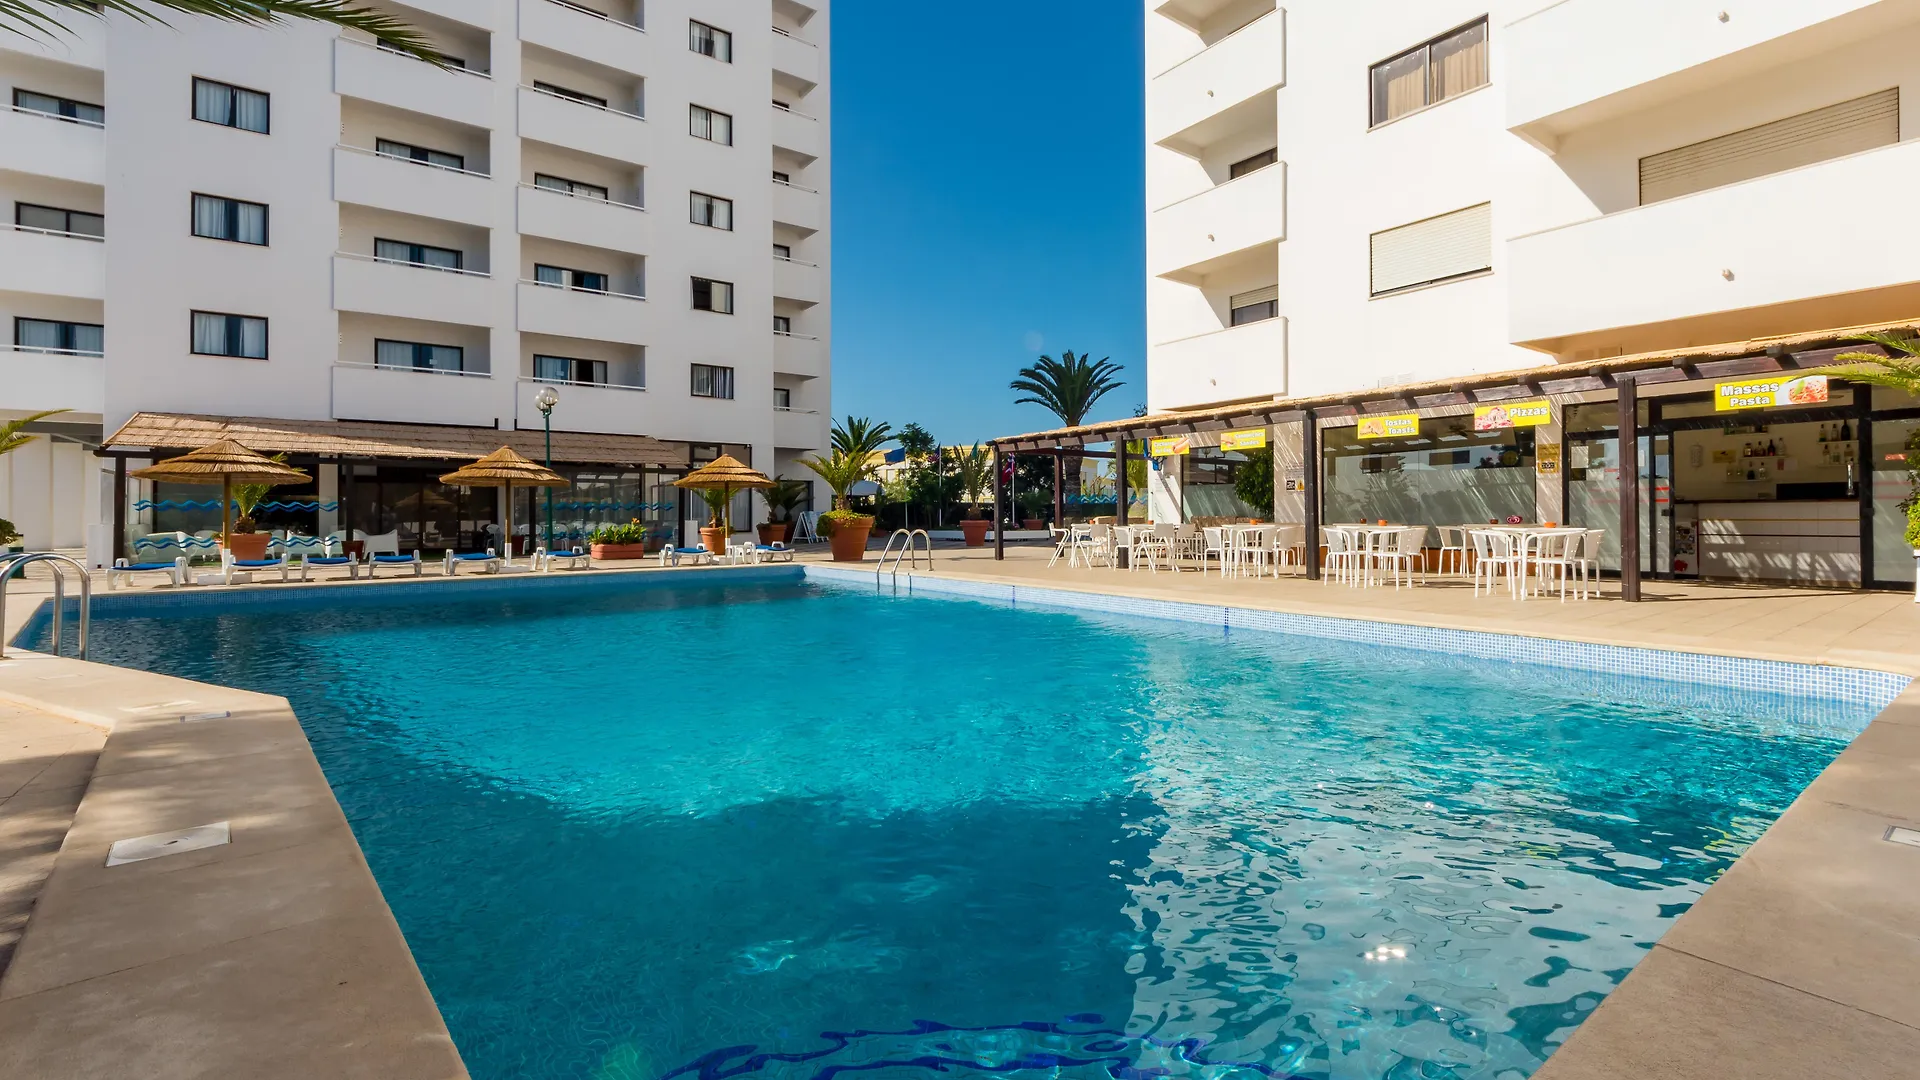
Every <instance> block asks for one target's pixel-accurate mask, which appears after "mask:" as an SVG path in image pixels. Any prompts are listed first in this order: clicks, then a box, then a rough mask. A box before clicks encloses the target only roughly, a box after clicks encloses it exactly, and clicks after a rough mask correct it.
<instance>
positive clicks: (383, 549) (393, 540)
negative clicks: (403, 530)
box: [353, 529, 400, 555]
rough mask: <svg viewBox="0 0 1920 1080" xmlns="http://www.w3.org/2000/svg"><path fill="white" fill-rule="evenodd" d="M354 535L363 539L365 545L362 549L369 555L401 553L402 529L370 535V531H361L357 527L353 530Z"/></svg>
mask: <svg viewBox="0 0 1920 1080" xmlns="http://www.w3.org/2000/svg"><path fill="white" fill-rule="evenodd" d="M353 536H354V539H356V540H359V541H361V542H362V543H363V544H364V545H365V546H364V547H362V548H361V550H362V551H364V552H365V553H366V554H368V555H398V554H400V530H399V529H395V530H393V531H392V532H383V533H379V534H377V535H370V534H368V533H363V532H361V531H360V530H359V529H355V530H353Z"/></svg>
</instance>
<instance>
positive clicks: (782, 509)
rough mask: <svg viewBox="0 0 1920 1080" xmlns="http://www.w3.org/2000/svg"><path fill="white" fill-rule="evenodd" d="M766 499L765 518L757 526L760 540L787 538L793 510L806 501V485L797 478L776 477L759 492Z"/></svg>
mask: <svg viewBox="0 0 1920 1080" xmlns="http://www.w3.org/2000/svg"><path fill="white" fill-rule="evenodd" d="M761 497H762V498H764V499H765V500H766V501H767V520H766V521H764V522H762V523H761V525H760V526H759V529H758V531H759V533H760V542H761V543H763V544H777V543H781V542H784V541H785V540H786V538H787V530H788V529H790V528H791V527H792V525H791V524H790V523H791V522H792V520H793V515H794V511H796V510H798V509H800V504H801V503H803V502H806V501H807V485H805V484H803V483H801V482H800V481H798V480H789V479H787V478H786V477H784V476H782V477H776V478H775V479H774V481H773V486H772V487H770V488H768V489H766V491H764V492H762V493H761Z"/></svg>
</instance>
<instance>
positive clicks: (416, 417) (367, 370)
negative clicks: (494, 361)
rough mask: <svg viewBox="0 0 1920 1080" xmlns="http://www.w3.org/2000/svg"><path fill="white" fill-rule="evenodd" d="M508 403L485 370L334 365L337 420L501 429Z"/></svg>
mask: <svg viewBox="0 0 1920 1080" xmlns="http://www.w3.org/2000/svg"><path fill="white" fill-rule="evenodd" d="M507 405H508V403H507V402H506V401H504V400H502V399H501V397H500V392H499V388H498V386H497V384H495V382H494V381H493V377H492V376H490V375H488V374H486V373H485V372H458V371H428V370H423V369H420V368H403V367H377V366H375V365H373V364H346V363H336V364H334V365H333V418H334V419H335V420H385V421H388V422H391V423H400V424H456V425H459V426H461V427H489V428H490V427H498V426H499V420H500V418H501V416H502V414H503V413H504V412H505V409H506V407H507Z"/></svg>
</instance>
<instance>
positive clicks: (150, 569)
mask: <svg viewBox="0 0 1920 1080" xmlns="http://www.w3.org/2000/svg"><path fill="white" fill-rule="evenodd" d="M135 574H166V575H167V576H168V577H170V578H172V579H173V585H174V587H176V588H178V587H179V586H181V585H184V584H186V583H187V557H186V556H185V555H180V556H177V557H175V558H174V560H173V561H172V562H141V563H130V562H128V561H127V560H125V559H115V560H114V561H113V566H112V568H110V569H109V570H108V571H107V591H108V592H112V591H113V590H114V588H115V585H114V581H115V579H117V578H119V577H121V576H123V575H124V576H125V577H126V579H127V584H128V585H132V584H133V575H135Z"/></svg>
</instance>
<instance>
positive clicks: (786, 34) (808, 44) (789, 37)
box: [773, 26, 820, 49]
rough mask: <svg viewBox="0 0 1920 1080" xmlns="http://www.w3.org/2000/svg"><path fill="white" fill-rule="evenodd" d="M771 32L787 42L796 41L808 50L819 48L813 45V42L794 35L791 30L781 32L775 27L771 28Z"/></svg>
mask: <svg viewBox="0 0 1920 1080" xmlns="http://www.w3.org/2000/svg"><path fill="white" fill-rule="evenodd" d="M773 32H774V33H776V34H779V35H780V36H781V37H783V38H786V39H787V40H788V41H797V42H799V43H800V44H802V45H805V46H806V47H807V48H809V49H817V48H819V47H820V46H818V45H815V44H814V43H813V42H811V41H808V40H807V39H806V38H803V37H800V36H799V35H797V34H795V33H794V32H793V31H791V30H782V29H780V28H779V27H777V26H776V27H774V28H773Z"/></svg>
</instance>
